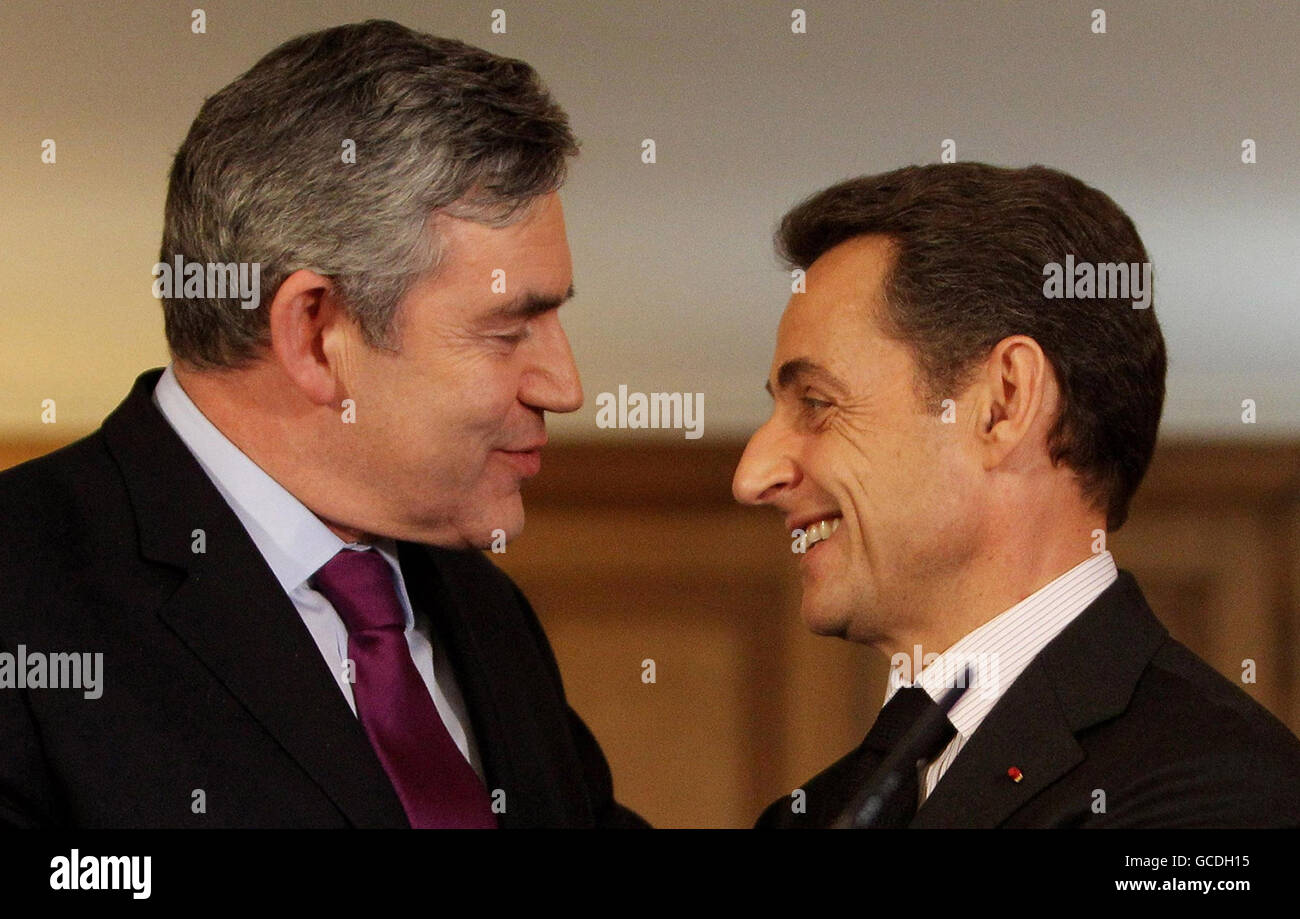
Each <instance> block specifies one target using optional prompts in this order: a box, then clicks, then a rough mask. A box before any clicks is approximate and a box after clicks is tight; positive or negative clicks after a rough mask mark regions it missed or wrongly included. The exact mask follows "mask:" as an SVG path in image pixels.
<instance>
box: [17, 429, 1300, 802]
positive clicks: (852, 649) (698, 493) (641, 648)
mask: <svg viewBox="0 0 1300 919" xmlns="http://www.w3.org/2000/svg"><path fill="white" fill-rule="evenodd" d="M54 446H57V445H56V444H49V443H46V444H39V443H10V444H7V445H6V444H0V464H4V465H7V464H9V463H12V462H15V461H17V460H19V459H25V458H28V457H30V456H35V455H39V454H40V453H42V452H45V451H47V450H48V449H52V448H53V447H54ZM742 448H743V444H741V443H739V442H735V443H722V444H712V445H710V444H703V443H686V444H683V443H682V442H681V441H671V442H669V441H650V442H641V443H637V442H621V443H619V444H580V445H557V446H554V447H552V448H550V449H548V451H547V456H546V459H545V463H544V466H545V468H544V471H543V473H542V475H541V476H539V478H538V479H537V480H536V481H534V482H531V483H529V485H528V486H527V491H526V494H525V503H526V506H527V509H528V524H527V528H526V530H525V532H524V535H523V536H522V537H521V538H520V539H518V540H516V541H515V542H514V543H512V544H511V545H510V547H509V549H508V551H507V552H506V553H505V554H503V555H498V556H495V557H494V560H495V561H497V562H498V563H499V564H501V565H502V567H504V568H505V569H506V570H507V571H509V572H510V573H511V575H512V576H513V577H515V578H516V580H517V581H518V582H519V583H520V585H521V586H522V587H523V588H524V590H525V592H526V593H527V594H528V596H529V598H530V600H531V601H532V603H533V605H534V606H535V608H536V609H537V611H538V615H539V616H540V617H541V619H542V621H543V623H544V624H545V626H546V629H547V632H548V634H549V635H550V637H551V640H552V644H553V645H554V647H555V651H556V656H557V658H558V659H559V661H560V665H561V668H562V671H563V673H564V678H565V685H566V687H567V689H568V692H569V696H570V701H571V702H572V704H573V706H574V707H575V708H576V709H577V710H578V712H579V713H580V714H582V715H583V717H584V718H585V720H586V721H587V723H588V724H589V725H590V726H591V728H592V730H593V731H594V732H595V734H596V736H597V737H598V738H599V740H600V742H601V744H602V746H603V747H604V749H605V751H606V753H607V754H608V756H609V759H610V763H611V767H612V768H613V771H614V779H615V787H616V788H617V790H618V794H619V797H620V798H621V799H622V800H623V801H625V802H626V803H628V804H629V805H631V806H633V807H635V808H636V809H637V810H639V811H641V812H642V813H643V814H645V815H646V816H647V817H648V818H650V819H651V820H652V821H653V822H655V823H656V824H658V825H661V826H748V825H750V824H751V823H752V822H753V820H754V819H755V817H756V816H757V814H758V812H759V811H760V809H761V808H762V807H763V806H764V805H766V804H767V803H768V802H769V801H770V800H772V799H774V798H776V797H778V796H780V795H784V794H786V793H788V792H789V791H790V790H791V789H792V788H794V787H796V786H797V785H798V784H799V783H800V782H802V781H803V780H805V779H807V778H808V777H809V776H811V775H813V774H814V773H815V772H817V771H819V770H821V769H822V768H823V767H825V766H826V765H827V764H829V763H830V762H831V761H833V760H834V759H836V758H838V757H839V756H840V755H841V754H842V753H844V752H845V751H846V750H848V749H850V748H851V747H853V746H855V745H856V744H857V743H858V742H859V740H860V739H861V737H862V735H863V733H864V732H865V731H866V729H867V728H868V727H869V726H870V723H871V721H872V719H873V718H874V717H875V713H876V711H877V710H878V709H879V706H880V703H881V701H882V696H883V692H884V681H885V675H886V661H885V660H884V659H883V658H881V657H879V656H878V655H876V654H875V653H874V652H872V651H870V650H869V649H866V648H862V647H858V646H853V645H849V644H847V643H845V642H841V641H837V640H834V639H828V638H819V637H816V636H813V635H811V634H810V633H809V632H808V631H807V630H806V629H805V627H804V626H803V624H802V622H801V621H800V620H799V616H798V608H799V596H798V591H799V581H798V575H797V568H796V560H795V558H794V557H793V556H792V554H791V553H790V551H789V541H788V539H787V538H786V534H784V533H783V532H782V528H781V524H780V521H779V519H778V517H777V515H776V514H774V513H772V512H770V511H764V510H755V509H749V508H740V507H737V506H736V505H735V504H734V502H733V501H732V497H731V475H732V472H733V470H734V468H735V464H736V462H737V460H738V459H739V457H740V453H741V449H742ZM1297 546H1300V444H1294V443H1282V444H1262V445H1240V444H1227V445H1225V444H1203V443H1190V442H1184V443H1178V442H1173V443H1162V444H1161V446H1160V448H1159V449H1158V451H1157V455H1156V459H1155V461H1154V463H1153V464H1152V468H1151V472H1150V473H1149V475H1148V478H1147V481H1146V483H1145V484H1144V485H1143V488H1142V490H1141V491H1140V492H1139V495H1138V500H1137V501H1136V502H1135V503H1134V508H1133V513H1132V516H1131V519H1130V521H1129V523H1128V524H1127V525H1126V526H1125V527H1124V528H1123V529H1122V530H1121V531H1120V532H1119V533H1116V534H1114V535H1113V536H1112V539H1111V546H1110V548H1111V549H1112V551H1113V552H1114V553H1115V556H1116V559H1117V561H1118V562H1119V564H1120V565H1121V567H1124V568H1128V569H1129V570H1131V571H1133V572H1134V573H1135V574H1136V575H1137V577H1138V579H1139V580H1140V582H1141V583H1142V586H1143V589H1144V591H1145V592H1146V594H1147V597H1148V600H1149V601H1150V602H1151V605H1152V607H1153V608H1154V609H1155V611H1156V613H1157V615H1159V616H1160V617H1161V619H1162V620H1163V621H1164V622H1165V624H1166V625H1167V626H1168V627H1169V629H1170V630H1171V632H1172V633H1173V634H1174V635H1175V636H1176V637H1178V638H1179V639H1180V640H1182V641H1183V642H1185V643H1186V644H1187V645H1188V646H1189V647H1191V648H1192V649H1193V650H1195V651H1196V652H1197V653H1198V654H1200V655H1201V656H1202V657H1204V658H1206V660H1208V661H1209V662H1210V663H1211V664H1213V665H1214V666H1215V667H1216V668H1218V669H1219V670H1220V671H1221V672H1223V673H1224V674H1225V675H1227V676H1228V677H1229V678H1230V679H1233V680H1237V681H1240V678H1241V674H1242V661H1243V660H1245V659H1247V658H1249V659H1251V660H1253V661H1255V664H1256V673H1257V677H1258V681H1257V682H1256V683H1254V684H1249V685H1246V686H1245V687H1244V688H1245V689H1246V690H1247V691H1248V692H1250V693H1251V694H1252V695H1253V696H1254V697H1255V698H1257V699H1258V700H1259V701H1260V702H1261V703H1262V704H1264V705H1265V706H1267V707H1268V708H1270V709H1271V710H1272V711H1273V712H1274V713H1275V714H1277V715H1278V716H1279V717H1280V718H1282V719H1283V720H1284V721H1285V722H1287V724H1288V725H1289V726H1290V727H1291V729H1292V730H1293V731H1297V730H1300V679H1297V677H1296V673H1295V670H1296V666H1297V661H1298V660H1300V643H1298V642H1300V615H1298V613H1297V609H1298V607H1297V599H1298V598H1300V559H1297V552H1296V548H1297ZM646 660H653V661H654V662H655V677H656V679H655V682H654V683H652V684H651V683H645V682H643V681H642V672H643V668H642V662H643V661H646Z"/></svg>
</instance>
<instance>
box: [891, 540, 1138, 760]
mask: <svg viewBox="0 0 1300 919" xmlns="http://www.w3.org/2000/svg"><path fill="white" fill-rule="evenodd" d="M1118 576H1119V574H1118V570H1117V569H1116V567H1115V559H1114V558H1113V557H1112V556H1111V554H1110V553H1109V552H1106V551H1102V552H1100V553H1098V554H1096V555H1093V556H1092V557H1091V558H1089V559H1087V560H1086V561H1083V562H1080V563H1079V564H1078V565H1076V566H1074V567H1073V568H1071V569H1070V570H1069V571H1067V572H1065V573H1064V574H1062V575H1061V576H1060V577H1058V578H1056V579H1055V580H1053V581H1051V582H1049V583H1048V584H1046V585H1045V586H1043V587H1041V588H1040V589H1038V590H1036V591H1035V592H1034V593H1032V594H1030V595H1029V596H1028V597H1026V598H1025V599H1023V600H1021V601H1020V602H1019V603H1017V604H1016V605H1015V606H1012V607H1011V608H1010V609H1008V610H1007V611H1006V612H1004V613H1001V614H1000V615H998V616H995V617H994V618H993V619H990V620H989V621H988V622H986V623H984V624H983V625H981V626H980V627H979V628H977V629H975V630H974V631H972V632H970V633H969V634H967V635H966V636H965V637H963V638H962V639H960V640H959V641H957V642H956V643H955V644H953V645H952V647H950V648H948V650H946V651H944V652H943V653H942V654H940V655H938V657H936V658H934V659H933V660H931V662H930V663H929V664H928V665H927V664H925V663H924V657H922V660H921V662H920V664H921V667H922V669H921V672H920V675H919V678H918V679H916V680H915V681H912V682H911V683H910V684H909V682H908V681H907V679H906V675H907V673H911V672H915V670H914V669H912V667H911V665H912V661H908V662H904V661H902V660H898V661H896V662H895V665H894V666H893V667H891V670H890V676H889V682H888V687H887V690H886V692H885V701H886V702H888V701H889V699H890V698H892V697H893V695H894V693H895V692H897V691H898V689H900V688H901V687H902V686H906V685H919V686H920V687H922V688H923V689H925V691H926V692H928V693H929V694H930V697H931V698H933V699H934V700H935V701H936V702H937V701H938V700H939V698H940V697H941V696H942V695H943V694H944V693H945V692H946V691H947V690H948V689H949V688H950V687H951V686H953V685H955V684H956V683H957V682H958V680H959V676H960V674H961V672H962V668H963V666H964V665H965V664H967V663H969V664H971V665H972V669H973V670H975V671H976V675H975V678H974V680H973V681H972V684H971V686H970V688H968V689H967V691H966V693H965V694H964V695H963V696H962V697H961V698H960V699H959V700H958V701H957V704H956V705H955V706H953V708H952V710H951V711H950V712H949V713H948V720H949V721H951V722H952V724H953V727H955V728H956V729H957V733H958V734H960V735H961V736H962V737H963V738H967V737H969V736H970V735H971V734H972V733H974V731H975V729H976V728H978V727H979V725H980V723H981V722H982V721H983V720H984V717H985V716H986V715H987V714H988V713H989V712H990V711H991V710H992V709H993V706H994V705H996V704H997V702H998V700H999V699H1001V698H1002V695H1003V694H1004V693H1005V692H1006V690H1007V688H1008V687H1010V685H1011V684H1012V683H1014V682H1015V680H1016V678H1017V677H1019V676H1020V674H1021V673H1023V672H1024V669H1025V668H1026V667H1027V666H1029V662H1030V661H1031V660H1033V659H1034V657H1036V656H1037V655H1038V653H1039V652H1040V651H1042V650H1043V648H1044V647H1046V646H1047V644H1048V643H1049V642H1050V641H1051V640H1052V639H1053V638H1055V637H1056V636H1057V635H1059V634H1060V633H1061V631H1062V630H1063V629H1065V627H1066V626H1068V625H1069V624H1070V623H1071V622H1073V621H1074V619H1075V618H1076V617H1077V616H1078V615H1079V614H1080V613H1082V612H1083V611H1084V610H1085V609H1086V608H1087V607H1088V606H1089V605H1090V604H1091V603H1092V601H1093V600H1095V599H1097V597H1098V596H1099V595H1100V594H1101V593H1102V591H1104V590H1105V589H1106V588H1107V587H1109V586H1110V585H1111V584H1112V583H1114V581H1115V580H1116V579H1117V578H1118ZM917 653H919V652H918V651H914V654H913V658H915V656H916V654H917Z"/></svg>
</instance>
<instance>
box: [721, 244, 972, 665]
mask: <svg viewBox="0 0 1300 919" xmlns="http://www.w3.org/2000/svg"><path fill="white" fill-rule="evenodd" d="M892 257H893V256H892V253H891V250H890V248H889V245H888V243H887V242H886V241H885V240H884V239H883V238H882V237H879V236H868V237H859V238H856V239H852V240H848V241H846V242H844V243H842V244H840V245H838V246H836V247H834V248H833V249H831V250H829V251H828V252H826V253H825V254H823V255H822V257H821V258H819V259H817V261H816V262H814V263H813V264H812V265H811V266H810V267H809V270H808V274H807V278H806V281H807V284H806V287H807V292H806V293H803V294H795V295H794V296H792V297H791V298H790V302H789V304H788V305H787V306H786V310H785V313H784V315H783V316H782V318H781V323H780V327H779V329H778V332H777V343H776V354H775V356H774V358H773V361H772V369H771V371H770V376H769V380H768V387H769V388H770V390H771V391H772V393H773V396H774V404H773V410H772V417H771V418H770V419H769V420H768V421H767V423H766V424H764V425H763V426H762V427H761V428H759V429H758V431H757V432H755V434H754V436H753V437H752V438H751V439H750V441H749V445H748V446H747V447H746V449H745V453H744V456H743V457H742V458H741V461H740V465H739V466H738V468H737V469H736V475H735V480H734V483H733V490H734V492H735V496H736V498H737V500H739V501H742V502H744V503H748V504H766V505H771V506H773V507H775V508H777V509H778V510H780V511H781V512H782V513H783V514H784V515H785V524H786V526H785V529H786V532H787V533H789V532H791V531H793V530H795V529H796V528H799V529H803V530H806V531H808V532H809V547H808V550H807V551H806V552H805V553H804V554H802V555H799V554H794V555H793V556H792V558H793V559H795V560H797V562H798V564H799V567H800V572H801V575H802V580H803V605H802V615H803V619H804V621H805V623H806V624H807V625H808V627H809V628H811V629H812V630H813V631H814V632H817V633H819V634H824V635H838V636H841V637H845V638H849V639H852V640H855V641H862V642H867V643H869V644H879V643H881V642H882V641H883V640H887V639H888V638H889V637H890V636H892V635H896V634H900V632H902V631H903V630H904V629H907V628H909V627H910V626H911V625H913V624H914V623H915V622H917V621H920V620H919V619H916V618H914V617H916V616H917V615H918V614H919V613H922V612H923V611H924V610H926V609H927V607H929V606H930V605H931V604H932V603H933V602H934V601H933V596H932V594H933V593H934V590H935V586H936V585H939V584H942V583H944V577H945V574H948V575H951V574H952V573H953V572H955V571H957V570H959V569H960V568H961V567H962V566H964V565H965V564H966V562H967V561H968V559H969V556H970V554H971V552H972V546H973V544H974V540H973V532H972V528H973V527H974V526H975V525H976V524H974V523H972V522H971V521H973V520H978V515H977V514H976V513H975V510H976V508H975V506H974V504H973V502H975V501H977V500H978V493H979V492H978V488H977V485H978V479H977V478H976V477H975V473H976V471H977V469H978V463H977V462H975V461H974V460H973V458H972V457H963V456H962V454H961V442H960V437H959V436H958V431H959V430H960V427H961V426H960V425H953V424H943V423H941V420H940V417H939V416H937V415H930V414H927V413H926V412H925V410H924V406H923V405H922V403H921V401H920V399H919V397H918V396H917V394H916V393H915V391H914V388H913V367H914V363H913V358H912V355H911V352H910V350H909V349H908V348H907V346H906V345H904V344H902V343H900V342H898V341H895V340H893V339H890V338H887V337H886V336H884V335H883V334H882V333H881V331H880V329H879V327H878V326H877V323H876V321H875V316H876V315H877V313H878V312H879V310H880V308H881V302H882V296H883V294H882V289H881V288H882V281H883V280H884V278H885V277H886V275H887V271H888V268H889V266H890V264H891V259H892ZM952 398H954V399H955V400H958V401H959V402H960V398H959V396H958V394H956V393H954V394H953V395H952ZM960 410H961V409H960V406H959V407H958V411H959V412H960ZM822 521H825V522H826V524H827V526H826V530H827V531H830V530H832V529H833V532H831V533H830V535H829V538H827V539H824V540H820V539H817V540H816V541H814V540H815V539H816V537H817V536H819V535H820V531H821V529H822V528H821V526H820V522H822ZM792 541H793V540H792ZM936 650H943V649H936Z"/></svg>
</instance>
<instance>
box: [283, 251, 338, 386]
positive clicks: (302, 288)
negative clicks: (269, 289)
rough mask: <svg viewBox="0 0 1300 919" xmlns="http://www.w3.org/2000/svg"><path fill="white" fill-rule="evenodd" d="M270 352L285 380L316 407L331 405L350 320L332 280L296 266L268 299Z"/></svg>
mask: <svg viewBox="0 0 1300 919" xmlns="http://www.w3.org/2000/svg"><path fill="white" fill-rule="evenodd" d="M270 310H271V318H270V323H271V353H272V354H273V355H274V356H275V359H276V361H278V362H279V364H280V367H281V368H282V369H283V370H284V373H285V375H286V376H287V377H289V379H291V380H293V382H294V383H295V384H297V386H298V388H299V389H301V390H302V391H303V393H305V394H306V395H307V397H308V398H309V399H311V401H312V402H314V403H316V404H317V405H336V404H338V402H339V400H340V399H341V398H342V395H341V394H340V393H339V383H340V376H341V373H342V370H343V368H342V367H341V366H340V364H341V363H343V362H344V361H343V358H342V357H341V355H340V352H341V351H346V350H347V345H346V340H347V339H348V335H349V331H350V328H349V327H350V325H351V320H350V319H349V318H348V316H347V314H346V313H345V312H344V311H343V308H342V304H341V303H340V301H339V297H338V292H337V288H336V287H335V286H334V282H333V281H332V280H330V279H329V278H327V277H325V276H324V275H321V274H317V273H316V272H314V271H308V270H307V269H305V268H303V269H299V270H298V271H295V272H294V273H293V274H291V275H289V277H287V278H285V279H284V282H283V283H281V284H280V287H279V289H278V290H276V292H275V296H274V297H273V298H271V306H270Z"/></svg>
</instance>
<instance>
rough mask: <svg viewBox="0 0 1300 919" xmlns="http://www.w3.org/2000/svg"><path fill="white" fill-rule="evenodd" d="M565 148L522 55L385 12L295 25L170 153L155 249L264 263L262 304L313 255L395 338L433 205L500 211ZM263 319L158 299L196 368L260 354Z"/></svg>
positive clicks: (432, 244) (434, 258)
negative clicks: (494, 50) (297, 30)
mask: <svg viewBox="0 0 1300 919" xmlns="http://www.w3.org/2000/svg"><path fill="white" fill-rule="evenodd" d="M349 139H350V140H352V141H354V142H355V144H356V162H355V164H349V163H345V162H344V161H343V150H344V146H343V144H344V141H345V140H349ZM575 153H577V142H576V141H575V140H574V137H573V135H572V133H571V132H570V129H569V124H568V118H567V116H566V115H565V113H564V111H563V110H562V109H561V108H560V107H559V106H558V105H557V104H556V103H555V102H554V101H553V100H552V99H551V97H550V95H549V94H548V92H547V91H546V88H545V87H544V86H543V85H542V83H541V80H540V79H539V78H538V76H537V73H536V72H535V71H534V70H533V69H532V68H531V67H530V66H528V65H527V64H526V63H524V62H523V61H519V60H514V59H512V58H504V57H499V56H497V55H494V54H491V53H489V52H487V51H484V50H482V49H480V48H475V47H473V46H470V45H466V44H464V43H462V42H459V41H454V40H451V39H445V38H437V37H435V36H433V35H426V34H423V33H419V32H414V31H412V30H411V29H408V28H406V27H405V26H401V25H399V24H397V23H395V22H387V21H381V20H371V21H368V22H363V23H356V24H352V25H345V26H339V27H337V28H332V29H326V30H324V31H320V32H314V33H311V34H308V35H302V36H299V37H297V38H294V39H291V40H290V41H288V42H285V43H284V44H282V45H280V46H279V47H278V48H276V49H275V50H274V51H272V52H271V53H269V54H267V55H266V56H265V57H263V58H262V59H261V60H260V61H258V62H257V64H255V65H254V66H253V67H252V69H250V70H249V71H248V72H247V73H245V74H244V75H243V76H241V77H239V78H238V79H237V80H235V81H234V82H233V83H231V84H230V85H229V86H227V87H225V88H224V89H223V90H221V91H220V92H219V93H217V94H216V95H214V96H211V97H210V98H208V99H207V100H206V101H205V102H204V103H203V107H202V108H201V109H200V110H199V114H198V116H197V117H196V118H195V119H194V124H193V125H191V127H190V131H189V134H188V135H187V136H186V138H185V142H184V143H183V144H182V145H181V148H180V150H179V151H178V152H177V154H176V159H175V161H174V162H173V164H172V169H171V177H170V182H169V186H168V190H167V206H166V214H165V220H164V229H163V241H162V251H161V258H160V261H162V262H166V263H168V264H171V263H172V262H173V259H174V257H175V256H176V255H181V256H182V257H183V258H184V260H185V261H187V262H225V263H230V262H238V263H246V264H252V263H258V264H259V265H260V272H261V291H260V293H261V302H262V303H263V304H268V305H269V304H270V302H271V299H272V298H273V297H274V295H275V292H276V290H278V289H279V287H280V285H281V284H282V283H283V282H284V280H285V279H286V278H287V277H288V276H289V275H290V274H292V273H293V272H295V271H297V270H299V269H303V268H308V269H311V270H313V271H316V272H318V273H320V274H322V275H325V276H327V277H329V278H331V279H332V280H333V281H334V283H335V284H336V285H337V289H338V291H339V293H340V296H341V299H342V302H343V306H344V309H345V310H346V311H347V313H348V315H349V316H351V317H352V318H353V319H355V320H356V322H357V323H358V325H359V327H360V329H361V332H362V335H363V337H364V339H365V341H366V343H367V344H368V345H370V346H371V347H378V348H388V349H394V348H396V347H397V346H398V343H397V341H396V336H395V334H394V330H395V328H396V325H397V324H396V321H395V320H396V313H397V307H398V304H399V303H400V302H401V299H402V297H403V296H404V295H405V293H406V292H407V291H408V290H409V289H410V287H411V285H412V284H413V283H414V282H415V281H416V280H417V279H419V278H420V277H422V276H424V275H427V274H429V273H430V272H434V271H436V270H437V268H438V266H439V263H440V260H441V257H442V252H441V245H440V242H439V239H438V236H437V233H436V232H435V230H436V225H435V219H436V218H437V216H438V215H439V214H446V215H449V216H452V217H461V218H466V219H470V220H473V221H475V222H477V223H482V224H485V225H488V226H503V225H506V224H508V223H510V222H512V221H513V220H515V219H518V218H519V217H520V216H521V215H522V213H523V211H524V210H525V209H526V207H527V206H528V204H530V203H531V202H532V200H533V199H535V198H536V197H537V196H539V195H544V194H547V193H549V192H552V191H555V190H556V189H558V188H559V187H560V185H562V184H563V182H564V177H565V172H566V158H567V157H568V156H571V155H573V154H575ZM176 293H177V294H179V292H178V291H177V292H176ZM269 318H270V317H269V312H268V310H266V309H262V308H257V309H241V308H240V305H239V303H238V302H237V301H236V300H234V299H219V298H215V297H208V298H192V299H184V298H181V297H180V296H179V295H177V296H172V297H166V298H164V300H163V320H164V327H165V331H166V335H167V343H168V346H169V347H170V349H171V351H172V353H173V355H174V356H175V357H177V358H179V359H181V360H184V361H186V362H187V363H190V364H192V365H194V366H195V367H198V368H201V369H212V368H238V367H242V366H246V365H247V364H249V363H251V362H253V361H254V360H256V359H257V357H258V356H259V353H260V352H261V351H262V350H263V349H264V348H265V347H266V346H267V345H269V343H270V331H269V330H270V325H269Z"/></svg>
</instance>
